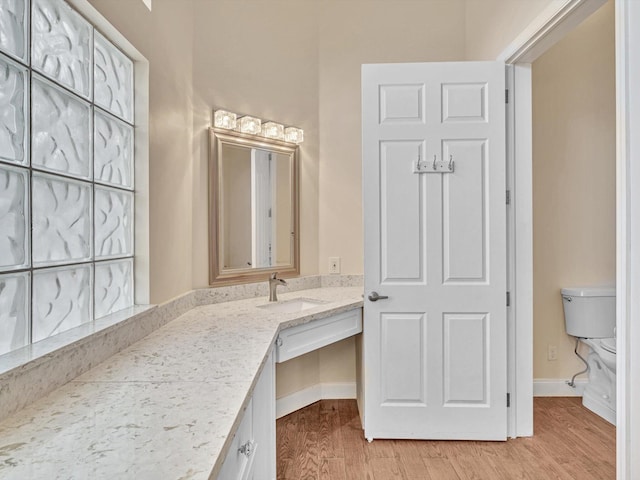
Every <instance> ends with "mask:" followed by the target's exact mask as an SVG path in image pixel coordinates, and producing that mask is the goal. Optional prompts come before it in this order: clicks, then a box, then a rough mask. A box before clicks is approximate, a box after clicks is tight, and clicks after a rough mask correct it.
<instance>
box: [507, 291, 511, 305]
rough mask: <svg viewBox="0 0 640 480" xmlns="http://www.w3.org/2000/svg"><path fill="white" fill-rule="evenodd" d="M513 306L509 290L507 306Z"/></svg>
mask: <svg viewBox="0 0 640 480" xmlns="http://www.w3.org/2000/svg"><path fill="white" fill-rule="evenodd" d="M510 306H511V292H507V307H510Z"/></svg>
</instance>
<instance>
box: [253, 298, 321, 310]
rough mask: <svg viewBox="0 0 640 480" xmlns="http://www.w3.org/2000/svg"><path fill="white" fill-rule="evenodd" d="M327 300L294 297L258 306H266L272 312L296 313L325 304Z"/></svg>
mask: <svg viewBox="0 0 640 480" xmlns="http://www.w3.org/2000/svg"><path fill="white" fill-rule="evenodd" d="M325 303H327V302H323V301H321V300H314V299H312V298H294V299H293V300H284V301H282V302H273V303H267V304H265V305H258V308H264V309H265V310H270V311H272V312H278V313H294V312H303V311H305V310H309V309H310V308H315V307H317V306H319V305H323V304H325Z"/></svg>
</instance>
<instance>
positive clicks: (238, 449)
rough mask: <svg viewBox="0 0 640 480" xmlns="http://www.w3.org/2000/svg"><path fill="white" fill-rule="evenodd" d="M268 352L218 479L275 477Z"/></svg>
mask: <svg viewBox="0 0 640 480" xmlns="http://www.w3.org/2000/svg"><path fill="white" fill-rule="evenodd" d="M273 360H274V355H273V353H271V354H270V355H269V357H268V358H267V361H266V363H265V365H264V367H263V370H262V373H261V374H260V377H259V378H258V382H257V383H256V386H255V388H254V390H253V395H252V397H251V399H250V400H249V404H248V405H247V408H246V410H245V411H244V414H243V417H242V420H241V422H240V426H239V427H238V430H237V431H236V434H235V436H234V437H233V440H232V442H231V446H230V447H229V451H228V452H227V456H226V457H225V460H224V463H223V464H222V468H221V469H220V473H218V477H217V478H218V479H219V480H275V478H276V386H275V365H274V362H273Z"/></svg>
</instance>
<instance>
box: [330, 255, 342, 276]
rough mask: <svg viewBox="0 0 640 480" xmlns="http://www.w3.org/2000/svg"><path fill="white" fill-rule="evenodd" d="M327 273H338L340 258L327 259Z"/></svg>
mask: <svg viewBox="0 0 640 480" xmlns="http://www.w3.org/2000/svg"><path fill="white" fill-rule="evenodd" d="M329 273H340V257H329Z"/></svg>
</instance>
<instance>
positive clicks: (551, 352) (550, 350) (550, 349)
mask: <svg viewBox="0 0 640 480" xmlns="http://www.w3.org/2000/svg"><path fill="white" fill-rule="evenodd" d="M557 359H558V347H557V346H555V345H548V346H547V360H550V361H554V360H557Z"/></svg>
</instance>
